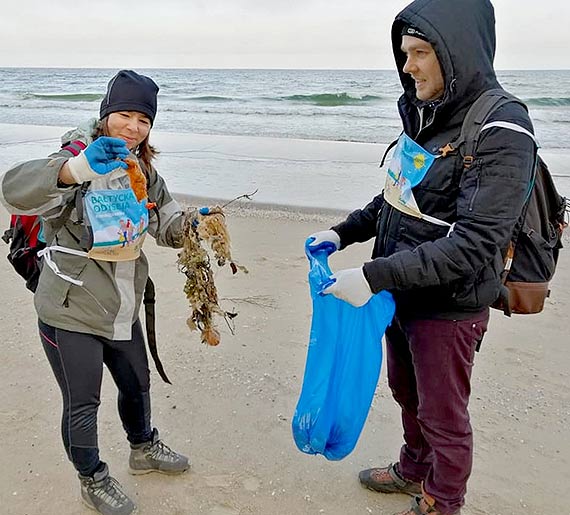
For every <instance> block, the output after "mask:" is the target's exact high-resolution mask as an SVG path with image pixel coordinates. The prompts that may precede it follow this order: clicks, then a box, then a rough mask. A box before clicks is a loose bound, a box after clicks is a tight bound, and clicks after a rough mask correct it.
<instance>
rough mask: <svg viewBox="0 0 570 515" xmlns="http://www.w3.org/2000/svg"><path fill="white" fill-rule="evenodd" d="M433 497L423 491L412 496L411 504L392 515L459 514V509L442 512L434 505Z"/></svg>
mask: <svg viewBox="0 0 570 515" xmlns="http://www.w3.org/2000/svg"><path fill="white" fill-rule="evenodd" d="M434 505H435V499H434V498H433V497H430V496H429V495H427V494H426V493H425V492H424V495H423V496H420V497H414V498H413V499H412V505H411V506H410V507H409V508H408V509H407V510H405V511H399V512H398V513H394V515H461V510H459V511H456V512H454V513H443V512H442V511H439V510H437V509H436V508H435V507H434Z"/></svg>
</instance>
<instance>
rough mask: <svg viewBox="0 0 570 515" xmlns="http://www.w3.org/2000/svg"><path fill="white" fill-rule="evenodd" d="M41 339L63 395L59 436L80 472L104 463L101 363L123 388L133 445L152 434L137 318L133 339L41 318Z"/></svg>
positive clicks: (123, 411)
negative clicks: (67, 328) (59, 325)
mask: <svg viewBox="0 0 570 515" xmlns="http://www.w3.org/2000/svg"><path fill="white" fill-rule="evenodd" d="M38 325H39V331H40V339H41V341H42V344H43V347H44V350H45V352H46V354H47V357H48V360H49V363H50V365H51V368H52V370H53V373H54V374H55V378H56V379H57V382H58V384H59V387H60V389H61V394H62V396H63V416H62V420H61V435H62V438H63V444H64V446H65V450H66V452H67V456H68V457H69V459H70V461H71V462H72V463H73V465H74V466H75V468H76V469H77V471H78V472H79V473H80V474H82V475H84V476H90V475H92V474H93V472H95V471H96V470H97V468H98V467H99V465H100V463H101V462H100V460H99V448H98V446H97V409H98V408H99V404H100V393H101V380H102V377H103V363H105V365H107V368H108V369H109V371H110V372H111V376H112V377H113V380H114V381H115V384H116V385H117V388H118V389H119V398H118V408H119V416H120V417H121V421H122V423H123V427H124V428H125V431H126V432H127V438H128V440H129V442H131V443H132V444H139V443H143V442H148V441H149V440H151V438H152V427H151V425H150V393H149V389H150V374H149V370H148V360H147V356H146V350H145V343H144V336H143V333H142V328H141V324H140V322H139V321H138V320H137V321H136V322H135V324H134V325H133V328H132V339H131V340H130V341H113V340H108V339H106V338H102V337H100V336H95V335H92V334H85V333H76V332H71V331H65V330H63V329H57V328H56V327H52V326H50V325H47V324H44V323H43V322H42V321H41V320H40V321H38Z"/></svg>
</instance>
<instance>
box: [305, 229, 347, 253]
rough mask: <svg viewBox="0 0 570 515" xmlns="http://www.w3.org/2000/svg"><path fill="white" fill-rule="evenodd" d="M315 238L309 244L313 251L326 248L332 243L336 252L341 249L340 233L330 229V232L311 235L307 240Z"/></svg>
mask: <svg viewBox="0 0 570 515" xmlns="http://www.w3.org/2000/svg"><path fill="white" fill-rule="evenodd" d="M311 238H314V239H313V241H311V242H310V243H309V249H311V250H319V249H321V248H323V247H324V246H327V243H329V244H330V243H332V244H333V245H334V246H335V250H338V249H340V236H339V235H338V233H336V232H335V231H333V230H332V229H329V230H328V231H319V232H315V233H313V234H311V235H310V236H309V237H308V238H307V240H310V239H311Z"/></svg>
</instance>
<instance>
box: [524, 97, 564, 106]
mask: <svg viewBox="0 0 570 515" xmlns="http://www.w3.org/2000/svg"><path fill="white" fill-rule="evenodd" d="M525 103H526V104H527V105H529V106H543V107H564V106H570V97H538V98H527V99H526V100H525Z"/></svg>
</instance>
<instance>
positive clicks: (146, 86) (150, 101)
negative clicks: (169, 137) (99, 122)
mask: <svg viewBox="0 0 570 515" xmlns="http://www.w3.org/2000/svg"><path fill="white" fill-rule="evenodd" d="M157 93H158V86H157V85H156V83H155V82H154V81H153V80H152V79H151V78H150V77H146V76H144V75H139V74H138V73H136V72H134V71H132V70H121V71H120V72H119V73H117V75H115V76H114V77H113V78H112V79H111V80H110V81H109V84H108V86H107V93H106V95H105V97H104V98H103V101H102V102H101V107H100V108H99V117H100V118H104V117H105V116H108V115H110V114H111V113H116V112H117V111H137V112H138V113H142V114H144V115H146V116H148V117H149V118H150V122H151V124H152V123H153V122H154V117H155V116H156V95H157Z"/></svg>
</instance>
